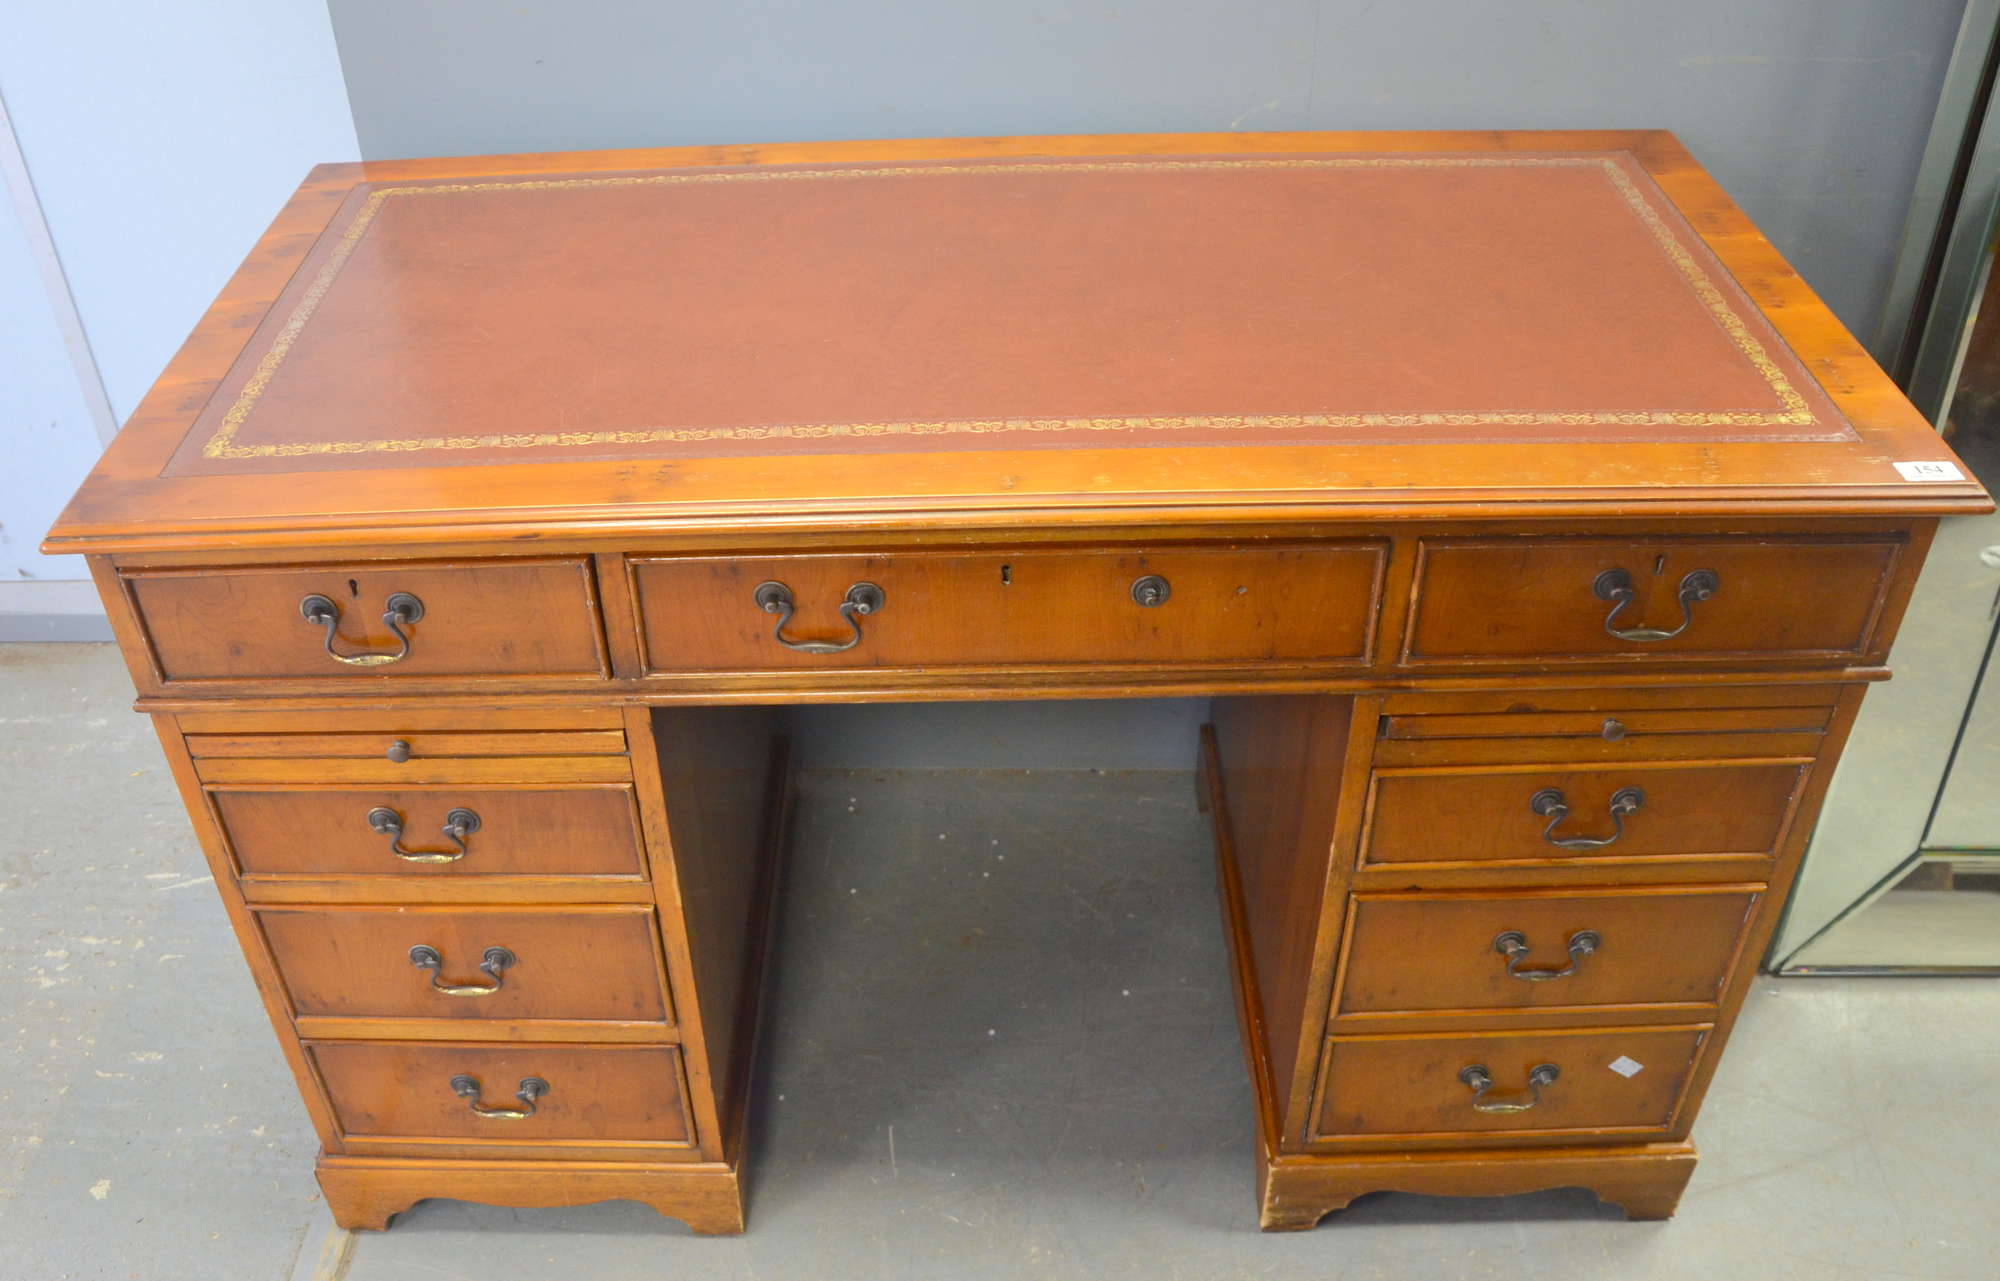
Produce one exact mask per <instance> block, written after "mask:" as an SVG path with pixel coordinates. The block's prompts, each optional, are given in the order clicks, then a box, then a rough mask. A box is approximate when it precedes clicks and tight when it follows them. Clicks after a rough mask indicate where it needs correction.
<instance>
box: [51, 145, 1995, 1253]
mask: <svg viewBox="0 0 2000 1281" xmlns="http://www.w3.org/2000/svg"><path fill="white" fill-rule="evenodd" d="M1990 510H1992V502H1991V500H1990V499H1989V498H1988V496H1987V495H1986V493H1985V491H1984V490H1983V489H1982V488H1981V487H1980V486H1979V484H1978V483H1976V481H1974V480H1973V479H1970V478H1969V477H1968V475H1967V473H1966V470H1965V469H1964V468H1963V467H1962V466H1961V465H1960V464H1959V463H1958V461H1957V459H1956V458H1955V457H1954V456H1953V454H1952V452H1951V450H1950V448H1949V447H1948V446H1947V444H1946V442H1945V441H1944V440H1943V439H1941V438H1940V436H1939V435H1938V433H1937V432H1936V431H1934V430H1933V429H1932V427H1931V425H1930V424H1929V423H1927V422H1926V421H1925V420H1924V419H1923V418H1922V416H1921V415H1919V414H1918V413H1917V411H1916V410H1915V409H1914V408H1913V407H1912V406H1911V405H1910V404H1909V402H1908V401H1907V400H1905V399H1904V398H1903V396H1902V395H1901V393H1900V392H1899V391H1898V390H1897V389H1896V387H1895V386H1894V385H1893V384H1892V383H1891V382H1890V380H1889V379H1888V378H1887V377H1886V376H1885V375H1884V374H1883V373H1882V371H1881V370H1880V369H1879V368H1877V366H1876V365H1875V364H1874V362H1873V361H1872V360H1870V358H1869V357H1868V355H1867V353H1866V352H1865V351H1863V350H1862V348H1861V347H1860V345H1859V344H1858V343H1856V342H1855V340H1854V339H1853V338H1852V337H1851V336H1850V335H1849V334H1848V333H1847V331H1846V330H1845V329H1844V328H1842V327H1841V325H1840V323H1839V322H1838V321H1837V320H1836V319H1835V318H1834V317H1833V315H1832V314H1831V313H1830V312H1829V311H1828V310H1827V309H1826V307H1825V306H1824V305H1823V304H1822V303H1821V302H1820V301H1819V300H1818V298H1816V297H1815V296H1814V295H1813V293H1812V291H1811V290H1810V289H1809V288H1808V287H1807V286H1806V285H1805V284H1804V282H1803V281H1801V280H1800V278H1799V277H1798V275H1797V274H1796V273H1795V272H1794V271H1793V270H1792V269H1791V268H1790V267H1789V266H1787V265H1786V264H1785V262H1784V261H1783V259H1781V258H1780V257H1779V256H1778V254H1777V253H1776V252H1775V251H1774V250H1773V249H1772V247H1771V246H1770V244H1769V243H1768V242H1767V241H1766V240H1765V239H1764V238H1763V237H1762V236H1761V235H1760V234H1759V233H1758V232H1757V230H1756V228H1755V227H1753V226H1752V225H1751V224H1750V222H1749V220H1748V219H1747V218H1745V216H1744V215H1743V214H1742V213H1741V212H1740V211H1739V210H1738V209H1737V208H1736V207H1735V205H1734V204H1732V203H1731V202H1730V200H1729V199H1728V197H1727V196H1726V195H1724V194H1723V192H1722V190H1721V189H1720V188H1719V187H1718V186H1717V185H1716V183H1715V182H1714V180H1713V179H1711V178H1710V177H1709V176H1708V175H1707V174H1706V173H1705V172H1704V171H1703V170H1702V169H1701V168H1700V166H1699V165H1697V164H1696V163H1695V162H1694V160H1693V159H1692V158H1691V157H1689V155H1688V154H1687V152H1686V151H1685V150H1684V149H1683V148H1682V147H1681V145H1680V144H1679V142H1677V141H1676V140H1675V139H1674V138H1673V137H1672V135H1670V134H1667V133H1664V132H1659V131H1607V132H1456V133H1450V132H1447V133H1413V134H1385V133H1293V134H1276V133H1272V134H1263V133H1260V134H1185V135H1183V134H1146V135H1104V136H1080V137H1021V138H983V139H980V138H974V139H931V140H909V141H881V142H839V143H831V142H829V143H802V144H788V145H761V146H732V147H688V148H670V149H660V150H645V151H604V152H577V153H567V154H544V155H510V156H486V157H465V158H454V159H434V160H409V161H383V162H368V163H364V164H347V165H326V166H321V167H319V168H318V169H315V170H314V171H313V172H312V173H311V174H310V175H309V176H308V177H307V179H306V181H305V182H304V183H303V185H301V186H300V188H299V189H298V192H297V193H296V194H295V195H294V196H293V198H292V199H291V200H290V202H289V203H287V204H286V205H285V207H284V208H283V210H282V211H280V213H279V214H278V216H277V219H276V220H275V221H274V222H273V223H272V225H271V227H270V229H269V231H267V232H266V234H265V235H264V237H263V238H262V239H261V240H260V241H259V242H258V244H257V246H256V247H255V248H254V250H253V251H252V252H251V254H250V256H249V258H248V259H246V260H245V262H244V264H243V266H242V267H241V268H240V269H239V270H238V271H237V272H236V274H235V275H234V277H232V278H231V280H230V281H229V282H228V284H227V285H226V286H225V288H224V289H223V292H222V294H221V296H220V297H219V299H218V300H217V301H216V303H215V304H214V306H213V307H212V308H211V309H210V310H209V312H208V313H207V314H206V315H205V316H204V317H203V318H202V320H201V321H200V323H199V324H198V325H197V326H196V328H195V330H194V332H193V334H192V335H191V336H190V337H189V338H188V340H187V342H186V343H185V345H184V346H183V347H182V348H181V350H180V351H179V353H178V354H177V355H176V356H175V357H174V359H173V361H172V362H171V364H170V365H169V366H168V368H167V369H166V371H165V372H164V373H163V374H162V376H161V377H160V379H159V381H158V382H157V383H156V384H155V385H154V387H153V388H152V390H151V391H150V392H149V393H148V394H147V395H146V397H145V398H144V399H143V400H142V402H141V403H140V405H139V406H138V408H137V410H136V411H135V412H134V413H133V414H132V416H131V418H130V420H129V421H128V423H127V424H126V426H125V428H124V430H123V432H122V433H121V434H120V435H119V436H118V437H117V439H116V440H114V441H113V442H112V444H111V445H110V447H109V448H108V450H107V451H106V453H105V456H104V458H103V459H102V460H101V461H100V463H99V464H98V466H97V468H96V469H95V470H94V471H93V472H92V474H91V475H90V477H89V478H88V479H87V480H86V481H85V482H84V484H83V486H82V488H81V489H80V490H79V492H78V494H77V496H76V497H75V498H74V499H73V500H72V502H71V504H70V505H69V507H68V508H67V510H66V511H65V512H64V513H63V515H62V517H61V518H60V520H59V521H58V522H57V524H56V526H55V528H54V529H53V530H52V531H51V532H50V534H49V536H48V539H47V541H46V543H45V544H44V546H45V549H46V550H48V551H51V552H80V553H84V554H85V555H86V556H87V557H88V560H89V564H90V569H91V573H92V575H93V577H94V579H95V581H96V583H97V586H98V589H99V592H100V594H101V596H102V598H103V601H104V604H105V608H106V612H107V614H108V616H109V618H110V621H111V626H112V630H113V633H114V635H115V636H116V638H117V641H118V644H119V647H120V650H121V652H122V653H123V655H124V657H125V659H126V663H127V666H128V668H129V670H130V672H131V676H132V679H133V683H134V686H135V688H136V690H137V692H138V695H139V702H138V708H139V710H140V711H141V712H143V713H145V714H147V715H149V716H150V717H151V718H152V720H153V722H154V726H155V729H156V731H157V732H158V734H159V737H160V741H161V744H162V748H163V750H164V753H165V756H166V759H167V763H168V765H169V767H170V770H171V772H172V775H173V778H174V781H175V785H176V786H177V787H178V789H179V791H180V793H181V796H182V799H183V802H184V803H185V805H186V808H187V810H188V814H189V817H190V820H191V822H192V824H193V827H194V830H195V833H196V835H197V837H198V838H199V841H200V844H201V848H202V854H203V857H204V858H205V859H206V860H207V862H208V864H209V866H210V869H211V871H212V873H213V876H214V881H215V885H216V888H217V891H218V893H219V896H220V898H221V901H222V904H223V906H224V908H225V910H226V911H227V913H228V915H229V919H230V922H231V925H232V927H233V929H234V931H235V934H236V937H237V940H238V942H239V944H240V946H241V949H242V952H243V955H244V958H245V961H246V963H247V965H248V968H249V969H250V971H251V975H252V977H253V979H254V981H255V993H256V997H257V999H259V1000H261V1001H262V1002H263V1004H264V1006H265V1010H266V1013H267V1014H268V1016H269V1018H270V1020H271V1023H272V1027H273V1029H274V1031H275V1032H276V1034H277V1040H278V1045H279V1048H280V1050H281V1052H282V1053H283V1055H284V1058H285V1062H286V1065H287V1067H288V1068H289V1070H290V1071H291V1072H292V1074H293V1076H294V1077H295V1079H296V1081H297V1084H298V1089H299V1093H300V1097H301V1099H302V1101H303V1104H304V1107H305V1111H306V1113H307V1116H308V1118H309V1119H310V1121H311V1123H312V1125H313V1127H314V1130H315V1132H316V1134H317V1136H318V1139H319V1143H320V1155H319V1158H318V1163H317V1174H318V1177H319V1181H320V1184H321V1187H322V1188H323V1189H324V1191H325V1193H326V1197H327V1201H328V1205H329V1207H330V1209H331V1211H332V1213H333V1216H334V1218H335V1220H336V1222H338V1223H339V1224H341V1225H342V1226H344V1227H353V1228H378V1229H379V1228H383V1227H386V1226H387V1225H388V1223H389V1221H390V1219H391V1218H392V1217H393V1216H394V1215H396V1214H398V1213H400V1212H402V1211H403V1210H406V1209H408V1208H409V1207H410V1206H411V1205H413V1204H415V1203H416V1202H418V1201H420V1200H423V1199H425V1198H431V1197H450V1198H458V1199H461V1200H467V1201H474V1202H482V1203H487V1204H493V1205H504V1206H550V1205H574V1204H581V1203H585V1202H591V1201H599V1200H608V1199H633V1200H638V1201H641V1202H643V1203H646V1204H648V1205H651V1206H653V1207H654V1208H656V1209H658V1210H659V1211H660V1212H661V1213H663V1214H666V1215H669V1216H672V1217H676V1218H679V1219H682V1220H685V1221H686V1222H687V1223H688V1224H689V1225H690V1227H692V1228H693V1229H694V1230H695V1231H697V1232H703V1233H727V1232H739V1231H742V1230H743V1228H744V1224H745V1218H744V1215H745V1206H746V1187H747V1185H746V1181H745V1178H746V1171H745V1166H744V1159H745V1153H746V1151H747V1141H746V1134H747V1126H748V1125H749V1124H750V1123H751V1120H752V1113H753V1112H754V1110H755V1108H754V1104H753V1101H752V1099H751V1088H750V1083H751V1080H752V1070H753V1064H754V1063H755V1061H756V1055H757V1042H758V1037H759V1034H760V1025H761V1023H762V1017H761V993H762V990H763V987H764V982H763V979H764V975H765V957H766V954H767V951H768V948H767V942H768V938H769V934H770V925H771V921H772V919H773V904H774V903H775V902H776V901H777V897H778V893H779V885H780V881H781V872H782V867H783V857H782V851H783V847H784V840H785V831H786V820H787V813H788V809H789V803H790V796H791V786H790V777H791V776H790V766H789V760H788V752H787V749H786V746H785V741H784V737H783V735H782V733H780V732H779V724H778V722H777V719H776V715H775V711H774V709H775V708H776V707H779V706H782V705H786V704H796V703H807V702H864V701H896V700H901V701H917V700H929V701H952V700H973V699H993V698H1015V699H1020V698H1073V697H1138V696H1150V695H1181V696H1188V695H1195V696H1207V697H1211V698H1212V699H1213V702H1212V704H1211V715H1210V723H1209V724H1207V725H1206V726H1204V727H1203V729H1202V731H1201V735H1200V741H1199V742H1198V743H1197V742H1190V743H1189V744H1188V745H1187V746H1188V752H1189V758H1190V763H1191V764H1192V765H1194V766H1195V769H1196V772H1197V778H1198V792H1199V795H1200V798H1201V800H1202V803H1203V808H1204V810H1205V811H1206V813H1207V816H1208V821H1209V822H1210V823H1211V825H1212V828H1213V835H1214V845H1215V853H1216V859H1217V871H1218V876H1217V885H1218V888H1219V891H1220V900H1221V908H1222V913H1223V923H1224V935H1225V938H1226V940H1227V943H1228V957H1227V967H1228V974H1229V979H1230V981H1231V983H1232V985H1233V989H1234V994H1235V1005H1236V1012H1237V1017H1238V1022H1239V1029H1240V1032H1241V1034H1242V1038H1243V1048H1244V1055H1245V1063H1246V1066H1247V1068H1248V1074H1249V1081H1250V1086H1251V1092H1250V1094H1251V1101H1250V1105H1249V1108H1248V1109H1247V1110H1248V1111H1250V1112H1252V1113H1254V1116H1248V1117H1246V1121H1249V1122H1250V1123H1251V1124H1250V1126H1249V1128H1250V1129H1251V1131H1252V1133H1253V1141H1252V1142H1251V1143H1250V1144H1246V1148H1247V1149H1250V1150H1253V1151H1254V1170H1255V1177H1256V1196H1255V1201H1254V1206H1255V1210H1256V1215H1255V1220H1254V1222H1255V1223H1256V1224H1257V1225H1258V1226H1260V1227H1263V1228H1265V1229H1304V1228H1309V1227H1312V1226H1313V1225H1314V1224H1316V1223H1317V1222H1319V1221H1320V1219H1321V1218H1322V1217H1323V1216H1325V1215H1326V1214H1328V1213H1329V1212H1331V1211H1335V1210H1339V1209H1341V1208H1342V1207H1344V1206H1345V1205H1347V1204H1348V1203H1349V1202H1350V1201H1351V1200H1352V1199H1353V1198H1354V1197H1356V1196H1360V1195H1363V1194H1365V1193H1369V1192H1375V1191H1403V1192H1418V1193H1432V1194H1441V1195H1495V1194H1507V1193H1518V1192H1529V1191H1535V1190H1540V1189H1547V1188H1559V1187H1572V1186H1574V1187H1583V1188H1587V1189H1590V1190H1592V1191H1594V1192H1595V1193H1596V1194H1597V1195H1598V1196H1599V1197H1601V1198H1603V1199H1605V1200H1607V1201H1610V1202H1614V1203H1616V1204H1619V1205H1621V1206H1623V1207H1624V1209H1625V1210H1626V1212H1627V1213H1628V1214H1629V1215H1630V1216H1631V1217H1634V1218H1664V1217H1667V1216H1668V1215H1670V1214H1671V1213H1672V1212H1673V1210H1674V1207H1675V1205H1676V1204H1677V1202H1678V1199H1679V1197H1680V1195H1681V1191H1682V1189H1683V1188H1684V1187H1685V1186H1686V1184H1687V1182H1688V1180H1689V1178H1690V1177H1691V1175H1692V1173H1693V1171H1694V1169H1695V1162H1696V1155H1695V1148H1694V1144H1693V1142H1692V1139H1691V1137H1690V1136H1691V1131H1692V1127H1693V1125H1694V1121H1695V1116H1696V1113H1697V1112H1698V1111H1699V1108H1700V1106H1701V1103H1702V1099H1703V1096H1704V1094H1705V1093H1706V1091H1707V1088H1708V1085H1709V1082H1710V1080H1711V1079H1712V1077H1713V1075H1714V1073H1715V1071H1716V1068H1717V1065H1718V1063H1719V1062H1720V1060H1721V1057H1722V1053H1723V1048H1724V1044H1725V1042H1726V1041H1727V1039H1728V1036H1729V1033H1730V1029H1731V1027H1732V1025H1733V1024H1734V1022H1735V1020H1736V1017H1737V1014H1738V1011H1739V1009H1740V1007H1741V1004H1742V1001H1743V998H1744V996H1745V994H1746V992H1747V991H1748V989H1749V986H1750V984H1751V982H1752V980H1753V978H1754V976H1755V974H1756V973H1757V968H1758V963H1759V959H1760V958H1761V957H1762V955H1763V954H1764V951H1765V949H1766V947H1767V946H1768V944H1769V940H1770V937H1771V934H1772V931H1773V930H1774V929H1775V927H1776V924H1777V920H1778V916H1779V913H1780V911H1781V909H1782V907H1783V904H1784V901H1785V897H1786V895H1787V893H1788V892H1789V890H1790V888H1791V885H1792V881H1793V879H1794V877H1795V875H1796V873H1797V870H1798V866H1799V861H1800V859H1801V857H1802V856H1803V853H1804V849H1805V844H1806V840H1807V838H1808V835H1809V833H1810V832H1811V829H1812V825H1813V822H1814V821H1815V819H1816V817H1817V815H1818V812H1819V807H1820V804H1821V802H1822V800H1823V798H1824V795H1825V790H1826V787H1827V784H1828V781H1829V780H1830V778H1831V776H1832V773H1833V769H1834V766H1835V764H1836V763H1837V761H1838V760H1839V757H1840V753H1841V750H1842V747H1843V745H1844V743H1845V741H1846V739H1847V737H1848V735H1849V732H1850V731H1851V729H1852V727H1853V725H1854V723H1855V715H1856V713H1857V711H1858V710H1859V707H1860V704H1861V701H1862V698H1863V696H1864V694H1865V692H1866V690H1867V689H1868V687H1869V686H1870V685H1871V684H1872V683H1874V682H1878V681H1881V680H1885V679H1887V678H1888V676H1889V669H1888V656H1889V651H1890V646H1891V644H1892V642H1893V641H1894V639H1895V635H1896V629H1897V627H1898V625H1899V624H1900V622H1901V620H1902V616H1903V612H1904V609H1905V607H1906V605H1907V604H1908V601H1909V598H1910V594H1911V592H1912V591H1913V590H1914V587H1915V583H1916V578H1917V574H1918V572H1919V570H1920V569H1921V568H1922V565H1923V560H1924V556H1925V553H1926V552H1927V550H1928V548H1929V546H1930V541H1931V537H1932V534H1933V532H1934V531H1935V529H1936V526H1937V523H1938V521H1939V519H1940V518H1942V517H1946V516H1949V515H1952V514H1954V513H1970V512H1981V511H1990ZM1218 977H1219V976H1218ZM863 986H865V985H863ZM768 1033H769V1034H770V1035H772V1036H775V1037H783V1036H785V1035H786V1029H785V1028H784V1027H782V1026H775V1027H772V1028H770V1029H768ZM802 1106H803V1105H802ZM1247 1173H1248V1171H1246V1174H1247ZM1248 1182H1249V1180H1248V1179H1247V1178H1246V1185H1247V1184H1248ZM1250 1222H1251V1220H1250V1219H1249V1218H1248V1217H1247V1216H1246V1218H1245V1220H1244V1224H1245V1226H1246V1227H1247V1226H1248V1225H1249V1224H1250Z"/></svg>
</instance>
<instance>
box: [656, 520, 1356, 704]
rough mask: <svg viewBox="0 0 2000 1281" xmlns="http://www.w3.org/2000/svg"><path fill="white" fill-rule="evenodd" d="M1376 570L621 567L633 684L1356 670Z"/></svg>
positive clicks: (1312, 562)
mask: <svg viewBox="0 0 2000 1281" xmlns="http://www.w3.org/2000/svg"><path fill="white" fill-rule="evenodd" d="M1386 554H1387V553H1386V545H1384V544H1379V543H1372V542H1352V543H1339V544H1312V545H1302V546H1278V547H1270V546H1264V547H1254V548H1191V549H1177V548H1164V549H1158V550H1146V551H1125V552H1120V551H1101V552H1052V551H1026V552H1013V553H1005V554H1002V553H990V554H988V553H982V554H977V555H959V554H952V553H929V552H908V553H895V554H889V555H881V556H850V555H836V556H785V557H755V556H749V557H675V558H647V559H637V560H634V561H632V562H631V572H632V577H633V585H634V591H635V593H636V595H637V598H638V601H639V615H640V621H641V626H642V629H643V632H644V635H643V638H642V644H643V646H644V652H645V662H646V668H647V670H648V671H650V672H656V673H660V672H676V671H708V670H758V669H794V668H804V669H812V668H825V667H835V668H840V667H848V668H867V667H917V666H934V665H940V664H952V665H957V664H1001V663H1092V662H1106V663H1115V662H1132V663H1225V662H1271V661H1278V662H1284V661H1291V662H1312V663H1339V664H1345V665H1361V664H1365V663H1366V662H1367V661H1368V660H1369V658H1370V656H1371V653H1372V648H1373V646H1372V637H1373V633H1374V620H1375V614H1376V599H1377V596H1378V595H1379V583H1380V579H1381V574H1382V567H1383V565H1384V563H1385V560H1386ZM1147 579H1157V580H1160V584H1163V586H1159V585H1154V586H1155V590H1156V592H1157V594H1154V593H1149V591H1148V590H1147V587H1148V585H1147V584H1145V583H1144V582H1142V580H1147ZM766 582H773V583H778V584H781V585H782V586H783V588H784V590H785V596H786V599H788V600H789V601H790V607H789V608H790V613H789V616H786V614H785V607H784V606H783V605H782V604H779V605H776V606H775V607H774V610H773V611H772V612H767V611H766V610H765V609H764V608H763V607H761V606H760V604H759V600H758V594H757V593H758V588H759V586H760V585H762V584H764V583H766ZM856 584H874V585H875V586H877V587H879V588H880V589H881V593H882V599H881V603H880V606H879V608H874V609H873V610H872V612H867V613H857V614H853V617H852V620H851V621H850V620H849V619H848V618H844V617H843V616H842V613H841V606H842V603H843V601H845V600H847V599H848V597H849V593H850V590H851V589H852V588H853V587H854V586H855V585H856ZM1135 585H1137V586H1136V588H1135ZM1135 591H1136V594H1135ZM1142 599H1143V600H1151V601H1154V602H1155V603H1152V604H1145V603H1142ZM767 603H768V602H767ZM850 613H853V611H852V610H850ZM781 619H782V620H783V623H782V629H781V628H780V620H781ZM780 630H782V633H783V638H784V641H789V642H792V643H793V644H794V645H796V644H817V645H821V646H823V647H841V646H846V647H845V648H834V649H830V650H823V651H822V652H803V651H801V650H799V649H797V648H793V647H789V646H788V645H787V644H785V643H783V642H781V641H780V639H779V637H778V636H777V635H775V634H774V633H776V632H778V631H780ZM857 638H858V639H857ZM849 642H852V644H851V645H849Z"/></svg>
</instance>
